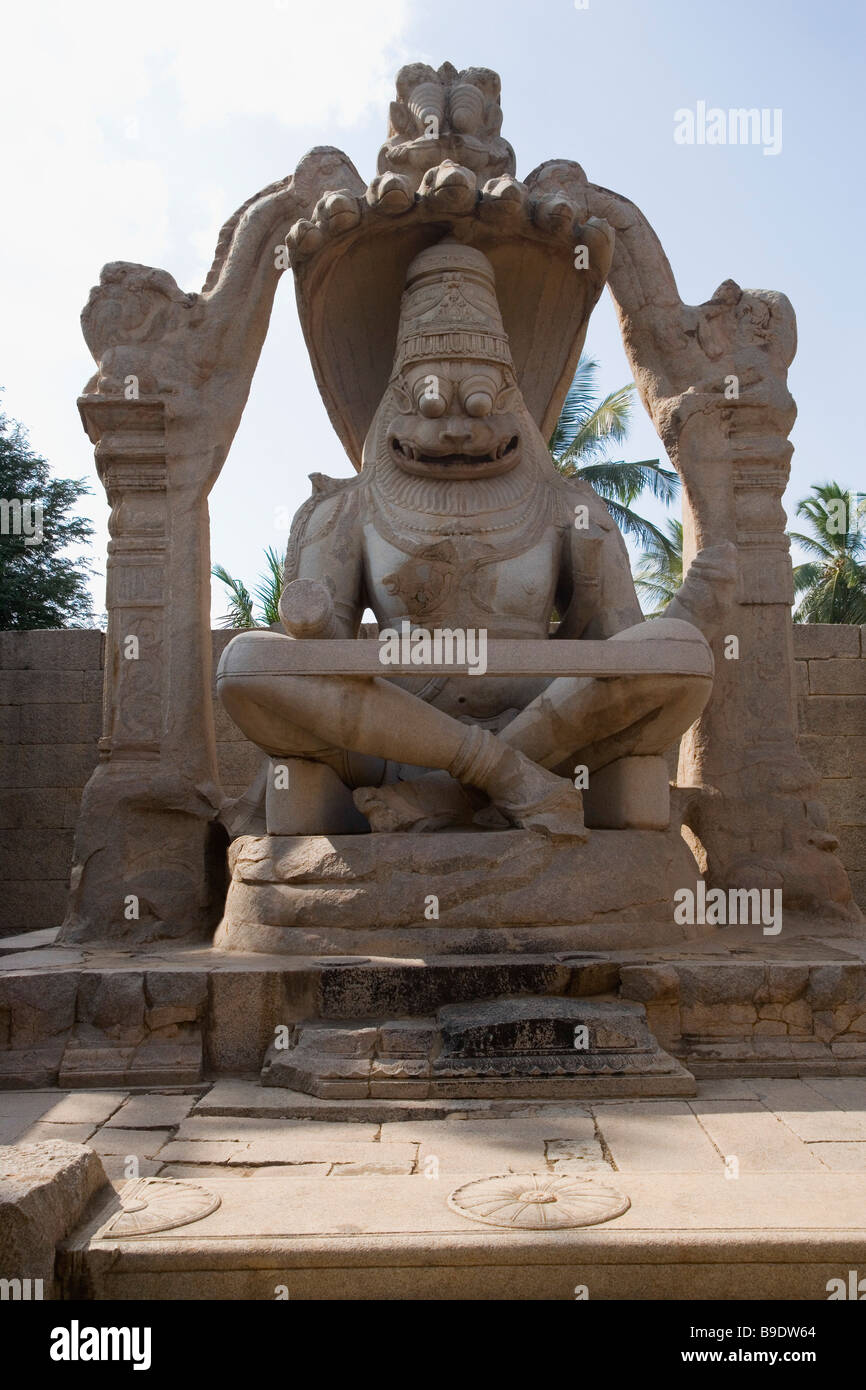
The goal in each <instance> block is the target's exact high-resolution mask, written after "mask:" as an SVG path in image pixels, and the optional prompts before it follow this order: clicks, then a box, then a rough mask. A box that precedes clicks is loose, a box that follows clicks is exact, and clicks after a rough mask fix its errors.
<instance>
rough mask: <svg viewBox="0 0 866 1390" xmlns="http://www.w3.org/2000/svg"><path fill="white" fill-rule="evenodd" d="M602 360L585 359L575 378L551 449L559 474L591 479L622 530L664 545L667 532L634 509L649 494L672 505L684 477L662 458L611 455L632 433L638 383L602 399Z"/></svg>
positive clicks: (646, 542)
mask: <svg viewBox="0 0 866 1390" xmlns="http://www.w3.org/2000/svg"><path fill="white" fill-rule="evenodd" d="M597 377H598V362H596V361H595V359H594V358H592V357H586V356H583V357H581V359H580V361H579V363H578V365H577V371H576V372H575V376H574V381H573V382H572V383H571V386H570V387H569V390H568V395H567V396H566V398H565V403H564V405H563V407H562V411H561V412H560V416H559V419H558V420H557V422H556V428H555V429H554V431H553V434H552V435H551V437H550V439H549V441H548V448H549V449H550V452H551V454H552V456H553V461H554V463H555V464H556V467H557V468H558V469H559V471H560V473H563V474H564V475H565V477H567V478H573V477H578V478H582V479H583V480H584V481H585V482H587V483H589V484H590V486H591V487H593V488H594V489H595V491H596V492H597V493H598V495H599V497H603V498H604V500H605V502H606V504H607V509H608V511H609V512H610V514H611V516H612V517H613V519H614V521H615V522H616V524H617V526H618V527H619V528H620V530H621V531H622V532H623V533H624V534H625V535H628V536H631V537H633V538H634V539H635V540H637V541H639V542H640V544H641V545H643V546H645V547H649V546H650V545H653V544H655V545H664V544H665V535H664V532H663V531H661V530H659V528H658V527H657V526H654V525H653V523H652V522H651V521H647V519H646V518H645V517H642V516H641V515H640V514H639V513H638V512H636V511H635V510H634V503H635V502H636V501H637V500H638V498H639V497H641V496H643V494H644V493H647V492H648V493H650V495H651V496H653V497H656V498H658V500H659V501H660V502H663V503H664V504H665V506H669V505H670V503H671V502H674V501H675V500H676V499H677V497H678V496H679V491H680V480H679V478H678V476H677V474H676V473H674V472H673V471H672V470H671V469H668V468H662V466H661V464H660V463H659V461H658V459H644V460H643V461H642V462H640V463H627V462H624V461H623V460H622V459H612V458H611V457H610V454H611V450H612V448H613V446H614V445H619V444H622V443H623V442H624V441H625V438H626V436H627V434H628V429H629V424H630V422H631V412H632V407H633V405H634V395H635V385H634V382H630V383H629V385H628V386H621V387H620V388H619V389H618V390H617V391H612V392H611V393H610V395H609V396H605V398H604V399H603V400H601V401H600V400H599V399H598V391H597V387H596V381H597Z"/></svg>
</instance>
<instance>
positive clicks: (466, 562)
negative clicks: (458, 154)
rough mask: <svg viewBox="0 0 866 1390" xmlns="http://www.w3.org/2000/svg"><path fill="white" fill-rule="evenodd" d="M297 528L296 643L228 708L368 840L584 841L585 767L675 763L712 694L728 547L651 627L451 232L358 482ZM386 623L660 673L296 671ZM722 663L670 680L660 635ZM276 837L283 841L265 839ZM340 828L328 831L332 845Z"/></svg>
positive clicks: (290, 559) (270, 637) (291, 617)
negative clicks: (669, 753) (544, 428)
mask: <svg viewBox="0 0 866 1390" xmlns="http://www.w3.org/2000/svg"><path fill="white" fill-rule="evenodd" d="M313 484H314V494H313V497H312V498H311V499H310V501H309V502H307V503H306V504H305V505H304V506H303V507H302V508H301V510H300V512H299V513H298V515H297V517H296V519H295V523H294V526H293V529H292V533H291V537H290V542H289V547H288V554H287V558H286V569H285V580H286V583H285V588H284V590H283V595H282V601H281V605H280V613H281V617H282V622H283V626H284V628H285V630H286V633H287V634H288V636H283V635H282V634H280V633H277V632H272V631H269V632H252V633H247V634H243V635H241V636H239V637H236V638H235V639H234V640H233V641H232V642H231V643H230V644H229V646H228V648H227V649H226V651H225V653H224V656H223V659H222V662H221V664H220V668H219V672H218V677H217V681H218V690H219V694H220V698H221V699H222V701H223V703H224V705H225V707H226V709H227V710H228V712H229V714H230V715H231V717H232V718H233V719H234V720H235V722H236V723H237V724H238V725H239V726H240V728H241V729H242V730H243V731H244V733H245V734H246V735H247V736H248V737H249V738H250V739H252V740H253V742H255V743H256V744H258V746H259V747H260V748H262V749H263V750H264V751H265V752H267V753H269V754H271V755H272V756H273V757H275V758H289V759H301V760H304V761H306V762H315V763H319V764H324V765H325V766H327V767H328V768H330V769H332V771H333V772H334V773H336V774H337V776H338V777H339V778H340V780H341V782H342V783H343V784H344V785H345V786H346V787H347V788H351V789H353V790H354V801H355V805H356V806H357V808H358V809H359V810H360V811H362V812H363V813H364V815H365V816H366V818H367V820H368V821H369V823H370V826H371V827H372V828H373V830H380V831H398V830H399V831H408V830H431V829H442V828H444V827H446V826H447V827H450V826H457V825H461V824H467V825H468V824H473V825H475V826H476V827H478V826H482V827H483V826H486V827H488V828H494V827H497V828H503V827H507V826H516V827H518V828H525V829H531V830H536V831H539V832H541V833H542V834H544V835H546V836H549V837H551V838H553V839H568V838H574V839H575V840H581V839H584V838H585V836H586V831H585V829H584V822H583V816H582V811H581V796H580V792H579V791H578V790H577V788H576V786H575V783H574V782H573V780H572V778H573V774H574V771H575V769H576V767H577V766H581V767H583V768H585V769H586V770H587V773H588V774H589V775H590V776H592V774H594V773H595V772H596V771H598V770H599V769H601V768H603V767H605V766H607V765H608V764H611V763H613V762H614V761H617V760H620V759H623V758H635V757H638V758H640V757H644V758H645V757H653V756H657V755H660V754H662V753H664V752H665V750H666V749H668V748H670V747H671V745H673V744H674V743H675V742H676V741H677V739H678V738H679V736H680V735H681V734H682V733H683V731H684V730H685V729H686V728H687V727H688V726H689V725H690V724H691V723H692V722H693V721H694V720H695V719H697V718H698V716H699V715H700V713H701V711H702V709H703V707H704V705H705V703H706V701H707V698H708V696H709V693H710V690H711V686H712V674H711V673H712V657H711V655H710V651H709V645H708V643H707V640H706V638H705V637H704V636H703V634H702V633H701V631H700V627H701V625H702V624H705V623H709V622H711V621H712V618H713V615H714V613H715V611H716V609H717V605H718V597H719V593H721V592H723V591H724V590H725V587H726V586H729V585H730V584H731V583H732V582H733V579H734V575H735V569H734V564H733V555H732V551H733V547H730V546H724V545H722V546H718V547H715V548H713V549H711V550H707V551H705V552H703V553H702V554H701V555H700V556H699V557H698V558H697V559H696V561H695V563H694V564H693V566H692V568H691V571H690V573H689V577H688V579H687V581H686V583H685V585H684V586H683V588H682V590H681V592H680V594H679V596H678V597H677V598H676V599H675V600H674V602H673V603H672V604H671V606H670V608H669V610H668V616H667V617H665V618H664V619H663V620H658V621H654V622H651V623H644V622H643V621H642V615H641V610H640V606H639V604H638V601H637V598H636V595H635V590H634V585H633V583H632V579H631V572H630V567H629V562H628V556H627V552H626V548H625V545H624V543H623V540H622V537H621V535H620V534H619V531H618V530H617V528H616V526H615V525H614V523H613V522H612V520H611V518H610V515H609V513H608V512H607V509H606V508H605V506H604V505H603V503H602V502H601V501H600V500H599V498H598V497H597V496H596V494H595V493H594V492H593V490H592V489H591V488H590V487H589V486H588V485H587V484H585V483H582V482H580V481H579V480H576V479H569V478H564V477H563V476H561V475H560V474H559V473H558V472H557V471H556V469H555V468H554V466H553V464H552V462H551V459H550V455H549V452H548V450H547V448H546V446H545V443H544V439H543V438H542V435H541V433H540V431H539V429H538V426H537V425H536V424H535V422H534V420H533V419H532V417H531V415H530V413H529V411H528V409H527V407H526V405H525V403H524V400H523V397H522V395H521V391H520V388H519V386H518V383H517V377H516V374H515V369H514V365H513V363H512V359H511V353H510V348H509V340H508V335H507V334H506V332H505V329H504V327H503V321H502V315H501V313H500V309H499V305H498V303H497V298H496V289H495V283H494V273H493V269H492V266H491V264H490V261H489V260H488V258H487V257H486V256H485V255H484V254H483V253H482V252H481V251H479V250H477V249H476V248H474V247H471V246H466V245H463V244H461V243H460V242H459V241H457V240H455V239H453V238H451V237H445V238H444V239H443V240H441V241H440V242H438V243H437V244H436V245H434V246H432V247H430V248H429V249H426V250H424V251H422V252H421V253H420V254H418V255H417V256H416V257H415V258H414V259H413V261H412V262H411V264H410V266H409V269H408V273H407V277H406V287H405V291H404V294H403V299H402V304H401V309H400V321H399V330H398V337H397V347H396V354H395V357H394V363H393V369H392V373H391V378H390V381H389V382H388V385H387V389H386V390H385V393H384V395H383V397H382V400H381V403H380V405H379V408H378V410H377V411H376V414H375V417H374V419H373V422H372V425H371V427H370V430H369V433H368V435H367V439H366V443H365V446H364V453H363V467H362V471H361V473H360V474H359V476H358V477H357V478H354V479H349V480H346V481H341V480H330V479H326V478H323V477H321V476H320V475H314V477H313ZM368 606H369V607H370V608H372V609H373V611H374V612H375V615H376V618H377V620H378V623H379V628H380V631H381V630H382V629H393V628H395V627H398V628H399V626H400V624H401V622H403V621H404V620H407V619H408V621H409V623H410V624H411V626H412V628H421V629H424V630H426V631H428V632H434V631H437V630H439V631H441V630H443V629H444V630H448V631H454V630H460V631H463V632H478V631H480V632H483V633H484V634H486V636H487V637H489V638H491V639H505V640H507V641H509V642H514V643H519V642H520V641H522V640H525V639H536V640H538V639H543V638H546V637H547V635H548V631H549V626H550V619H551V614H552V612H553V611H554V609H555V610H556V611H557V612H558V613H559V614H560V615H561V621H560V622H559V625H558V627H557V628H556V631H555V634H554V637H553V640H557V639H559V640H561V639H568V638H571V639H576V638H594V639H606V638H611V639H613V640H616V641H623V642H629V643H635V644H636V643H640V644H642V646H644V647H645V648H646V653H647V660H646V670H645V672H644V673H643V674H635V675H628V676H622V677H613V678H605V679H597V678H592V677H585V676H580V675H568V676H561V677H557V678H554V679H550V678H545V677H536V678H532V677H529V678H527V677H525V676H524V677H513V676H508V675H497V674H495V673H491V674H488V675H484V676H482V677H480V678H474V677H473V675H472V674H469V675H460V676H449V675H448V673H447V670H446V669H444V668H443V667H441V666H440V667H439V668H438V669H434V670H428V671H427V672H426V673H425V674H422V675H419V676H395V677H393V678H390V679H389V678H387V677H353V676H335V675H327V674H323V675H320V676H310V675H300V676H299V675H292V674H290V672H289V671H288V670H285V669H284V670H281V669H280V667H281V661H284V658H285V656H286V655H287V654H286V650H285V649H286V646H287V644H289V643H290V642H291V640H292V639H293V638H311V637H315V638H320V639H322V640H324V641H327V640H328V639H329V638H350V637H355V636H357V634H358V630H359V625H360V621H361V617H362V613H363V611H364V609H365V608H366V607H368ZM660 638H676V639H679V640H681V641H684V642H688V643H692V644H695V645H696V646H698V647H701V648H703V649H705V651H706V664H705V671H704V674H695V675H660V674H658V672H657V671H654V670H653V668H652V661H651V654H652V649H653V645H654V639H655V640H656V641H657V640H658V639H660ZM269 828H270V827H269ZM342 828H344V826H343V823H342V822H338V823H335V824H331V825H328V824H321V825H320V827H319V829H320V831H321V832H322V833H325V832H328V831H339V830H340V829H342Z"/></svg>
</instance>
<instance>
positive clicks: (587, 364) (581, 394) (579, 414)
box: [547, 356, 599, 455]
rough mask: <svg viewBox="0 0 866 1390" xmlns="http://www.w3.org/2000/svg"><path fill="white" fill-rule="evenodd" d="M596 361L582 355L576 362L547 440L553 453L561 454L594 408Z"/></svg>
mask: <svg viewBox="0 0 866 1390" xmlns="http://www.w3.org/2000/svg"><path fill="white" fill-rule="evenodd" d="M598 370H599V367H598V362H597V361H596V359H595V358H594V357H585V356H582V357H581V359H580V361H579V362H578V364H577V371H576V372H575V374H574V380H573V381H572V383H571V385H570V386H569V388H568V395H567V396H566V398H565V401H564V402H563V406H562V410H561V411H560V413H559V419H558V420H557V422H556V425H555V427H554V430H553V434H552V435H551V436H550V439H549V440H548V446H547V447H548V448H549V449H550V452H551V453H552V454H554V455H558V454H561V453H562V452H563V451H564V450H565V449H567V448H568V446H569V445H570V444H571V441H572V440H573V439H574V436H575V434H576V433H577V431H578V430H579V429H580V427H581V426H582V425H583V423H584V421H585V420H586V419H587V418H588V416H590V415H591V414H592V412H593V410H594V408H595V389H596V388H595V383H596V378H597V376H598Z"/></svg>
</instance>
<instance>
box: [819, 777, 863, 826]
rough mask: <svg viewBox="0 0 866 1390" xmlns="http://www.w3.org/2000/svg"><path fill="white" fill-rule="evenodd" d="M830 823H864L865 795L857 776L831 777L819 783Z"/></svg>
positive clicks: (836, 824) (835, 824)
mask: <svg viewBox="0 0 866 1390" xmlns="http://www.w3.org/2000/svg"><path fill="white" fill-rule="evenodd" d="M821 795H822V797H823V798H824V803H825V805H826V807H827V811H828V813H829V816H830V823H831V825H834V826H838V825H866V795H864V787H863V782H862V781H861V780H860V778H859V777H831V778H829V779H826V780H825V781H824V782H822V784H821Z"/></svg>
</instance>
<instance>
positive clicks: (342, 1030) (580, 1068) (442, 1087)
mask: <svg viewBox="0 0 866 1390" xmlns="http://www.w3.org/2000/svg"><path fill="white" fill-rule="evenodd" d="M262 1084H263V1085H265V1086H287V1087H290V1088H292V1089H294V1090H298V1091H304V1092H306V1093H307V1094H308V1095H313V1096H321V1097H323V1098H332V1099H335V1100H344V1099H360V1098H363V1097H369V1098H370V1099H373V1100H375V1099H382V1100H388V1099H393V1100H436V1099H439V1098H443V1097H444V1098H449V1099H460V1098H461V1097H463V1098H466V1099H485V1098H491V1099H492V1098H497V1097H524V1098H526V1099H544V1100H556V1099H560V1098H566V1097H572V1098H573V1097H579V1096H592V1095H608V1096H638V1095H656V1096H669V1095H694V1093H695V1082H694V1078H693V1077H692V1076H691V1074H690V1073H689V1072H687V1071H686V1070H685V1068H684V1067H682V1066H680V1064H679V1063H678V1062H676V1061H675V1060H674V1058H673V1057H671V1056H669V1055H668V1053H666V1052H663V1051H662V1049H661V1048H660V1047H659V1045H658V1043H657V1042H656V1040H655V1038H654V1037H653V1035H652V1034H651V1033H650V1031H649V1029H648V1027H647V1023H646V1015H645V1012H644V1009H643V1006H642V1005H639V1004H633V1003H625V1002H623V1001H621V1000H593V999H563V998H557V997H547V998H545V997H542V998H523V999H520V998H518V999H493V1000H485V1001H482V1002H476V1003H469V1004H449V1005H445V1006H444V1007H443V1008H441V1009H439V1010H438V1011H437V1013H436V1014H435V1016H433V1017H428V1018H425V1017H420V1018H418V1017H415V1018H402V1019H394V1020H390V1021H387V1022H379V1023H376V1022H372V1021H367V1022H366V1023H361V1024H359V1023H344V1024H339V1025H335V1024H334V1023H325V1022H321V1021H313V1022H310V1023H305V1024H304V1023H302V1024H299V1025H298V1027H297V1028H295V1029H294V1031H293V1035H292V1038H291V1041H290V1046H289V1047H288V1048H280V1047H279V1046H278V1045H277V1044H276V1043H275V1044H273V1045H272V1046H271V1047H270V1049H269V1050H268V1054H267V1057H266V1058H265V1064H264V1067H263V1069H262Z"/></svg>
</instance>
